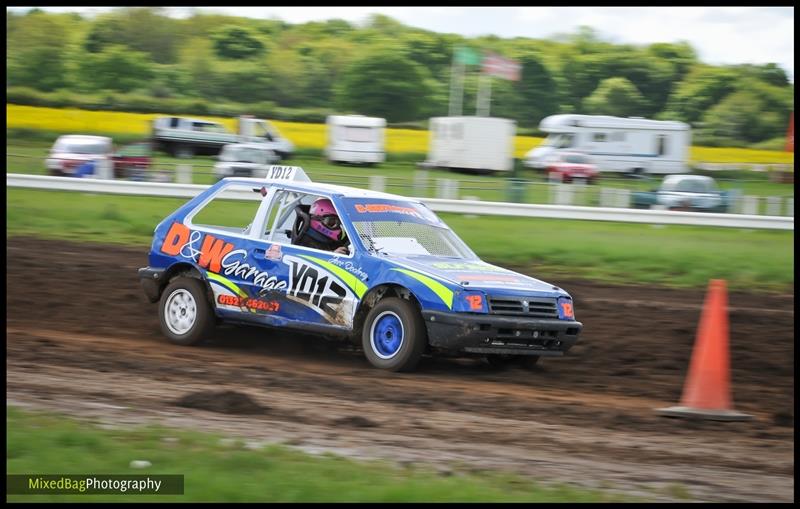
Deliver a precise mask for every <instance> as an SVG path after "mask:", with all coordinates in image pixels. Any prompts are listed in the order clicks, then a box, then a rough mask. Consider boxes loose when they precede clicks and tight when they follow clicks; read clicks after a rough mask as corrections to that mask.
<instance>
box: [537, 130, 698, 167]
mask: <svg viewBox="0 0 800 509" xmlns="http://www.w3.org/2000/svg"><path fill="white" fill-rule="evenodd" d="M539 129H541V130H542V131H544V132H546V133H549V134H548V136H547V139H545V141H544V142H543V143H542V144H541V145H539V146H538V147H536V148H534V149H532V150H531V151H529V152H528V153H527V154H525V159H524V161H523V164H524V165H525V166H528V167H530V168H537V169H543V168H546V167H547V163H548V161H549V160H550V158H551V156H552V155H554V154H555V153H556V152H559V151H570V152H574V151H580V152H584V153H586V154H587V155H589V156H590V157H591V158H592V160H593V162H594V163H595V164H596V165H597V168H598V170H599V171H606V172H625V173H631V174H634V175H641V174H645V173H686V172H687V171H689V167H688V161H689V144H690V140H691V131H690V127H689V125H688V124H684V123H683V122H673V121H659V120H647V119H644V118H639V117H630V118H621V117H610V116H604V115H551V116H549V117H546V118H544V119H542V121H541V123H540V124H539Z"/></svg>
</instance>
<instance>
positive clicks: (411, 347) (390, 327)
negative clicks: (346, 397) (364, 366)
mask: <svg viewBox="0 0 800 509" xmlns="http://www.w3.org/2000/svg"><path fill="white" fill-rule="evenodd" d="M398 324H399V326H398ZM381 330H383V333H381ZM398 332H399V333H400V342H399V345H397V347H396V348H394V346H392V345H393V343H392V339H393V338H396V336H397V333H398ZM373 337H374V341H373ZM381 337H383V339H384V340H386V341H385V342H384V341H382V340H381ZM427 344H428V332H427V330H426V328H425V322H424V321H423V320H422V316H421V315H420V313H419V311H418V310H417V308H416V306H414V304H413V303H412V302H410V301H407V300H405V299H399V298H396V297H390V298H386V299H383V300H381V301H379V302H378V304H377V305H376V306H375V307H374V308H372V309H371V310H370V312H369V313H368V314H367V318H366V320H365V321H364V327H363V329H362V331H361V346H362V347H363V348H364V355H365V356H366V358H367V360H368V361H369V362H370V364H372V365H373V366H375V367H376V368H380V369H385V370H388V371H413V370H414V368H416V367H417V364H418V363H419V360H420V358H421V357H422V354H423V353H424V352H425V347H426V346H427Z"/></svg>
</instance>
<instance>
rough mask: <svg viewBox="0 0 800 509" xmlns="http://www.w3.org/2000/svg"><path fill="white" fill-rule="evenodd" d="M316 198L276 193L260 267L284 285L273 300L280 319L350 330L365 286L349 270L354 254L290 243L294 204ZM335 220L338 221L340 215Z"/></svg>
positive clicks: (289, 191) (313, 196)
mask: <svg viewBox="0 0 800 509" xmlns="http://www.w3.org/2000/svg"><path fill="white" fill-rule="evenodd" d="M317 198H319V196H317V195H313V194H308V193H302V192H297V191H291V190H288V189H286V190H276V195H275V198H274V199H273V201H272V204H271V207H270V210H269V212H268V218H267V222H266V224H265V232H264V241H263V249H264V253H263V255H261V256H260V257H258V258H257V260H258V263H259V268H260V269H261V270H263V271H268V272H270V273H272V274H275V275H276V276H277V277H279V278H280V279H281V281H285V282H286V285H285V286H282V288H281V289H280V291H273V292H272V293H271V298H275V299H281V300H280V310H279V312H278V313H277V314H278V316H280V317H281V318H284V319H286V320H288V321H291V322H293V325H296V326H300V327H303V326H309V327H314V326H332V327H337V328H345V329H350V328H352V321H353V315H354V314H355V309H356V306H357V303H358V298H359V296H360V295H363V293H364V292H363V291H362V290H365V289H366V286H365V285H364V284H363V283H361V282H360V280H358V281H357V280H356V277H355V276H354V275H353V274H352V272H350V270H349V269H352V268H353V266H354V264H353V263H352V261H353V260H354V256H353V255H352V254H351V255H341V254H337V253H333V252H330V251H323V250H319V249H313V248H308V247H304V246H297V245H293V244H292V242H291V229H292V226H293V225H294V222H295V218H296V217H297V215H296V213H295V206H297V205H306V206H309V205H311V203H313V201H314V200H315V199H317ZM339 217H342V216H341V214H340V215H339Z"/></svg>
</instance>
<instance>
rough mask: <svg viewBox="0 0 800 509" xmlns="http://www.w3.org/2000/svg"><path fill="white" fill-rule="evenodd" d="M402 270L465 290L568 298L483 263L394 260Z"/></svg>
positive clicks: (543, 284) (553, 288) (429, 258)
mask: <svg viewBox="0 0 800 509" xmlns="http://www.w3.org/2000/svg"><path fill="white" fill-rule="evenodd" d="M391 261H392V262H394V263H396V264H397V265H398V266H399V267H401V268H406V269H411V270H416V271H419V272H422V273H423V274H427V275H429V276H434V277H438V278H440V279H444V280H446V281H449V282H451V283H453V284H457V285H459V286H461V287H462V288H465V289H470V290H484V291H487V292H489V293H492V294H498V293H500V294H515V295H539V296H545V295H547V296H552V295H556V294H557V295H565V294H566V292H564V290H561V289H560V288H558V287H556V286H554V285H551V284H549V283H546V282H544V281H541V280H539V279H535V278H532V277H530V276H526V275H524V274H520V273H518V272H514V271H511V270H508V269H504V268H502V267H498V266H496V265H492V264H490V263H486V262H484V261H481V260H459V259H446V258H440V257H435V256H407V257H402V258H394V259H392V260H391Z"/></svg>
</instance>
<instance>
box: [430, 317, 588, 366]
mask: <svg viewBox="0 0 800 509" xmlns="http://www.w3.org/2000/svg"><path fill="white" fill-rule="evenodd" d="M422 316H423V318H424V320H425V325H426V327H427V329H428V342H429V343H430V344H431V346H433V347H436V348H442V349H445V350H455V351H462V352H468V353H479V354H510V355H541V356H561V355H564V354H565V353H566V352H567V351H568V350H569V349H570V348H572V345H574V344H575V343H576V342H577V341H578V335H579V334H580V332H581V330H582V329H583V324H582V323H580V322H576V321H568V320H557V319H542V318H529V317H524V316H500V315H492V314H485V315H483V314H482V315H475V314H468V313H446V312H440V311H423V313H422Z"/></svg>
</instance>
